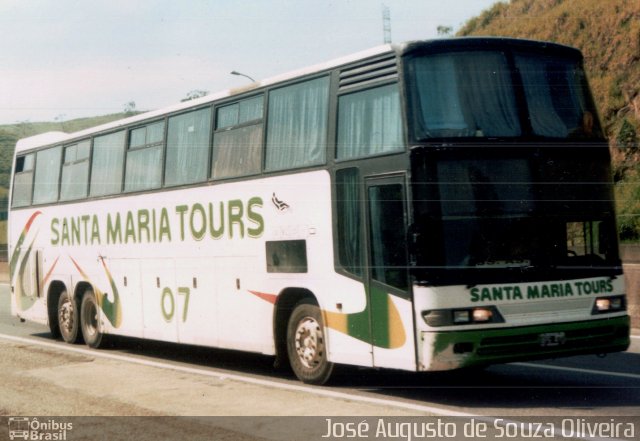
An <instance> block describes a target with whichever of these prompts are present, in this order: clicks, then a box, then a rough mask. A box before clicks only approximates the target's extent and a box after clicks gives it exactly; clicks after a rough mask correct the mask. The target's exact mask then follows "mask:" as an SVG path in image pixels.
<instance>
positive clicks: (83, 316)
mask: <svg viewBox="0 0 640 441" xmlns="http://www.w3.org/2000/svg"><path fill="white" fill-rule="evenodd" d="M80 327H81V328H82V336H83V337H84V341H85V343H86V344H87V345H88V346H89V347H92V348H95V349H98V348H100V347H101V346H102V344H103V341H104V335H103V333H102V330H101V325H100V309H99V307H98V301H97V300H96V296H95V294H94V293H93V290H91V289H87V290H86V291H85V292H84V295H83V296H82V303H81V305H80Z"/></svg>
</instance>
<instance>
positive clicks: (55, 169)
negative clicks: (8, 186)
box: [33, 146, 62, 204]
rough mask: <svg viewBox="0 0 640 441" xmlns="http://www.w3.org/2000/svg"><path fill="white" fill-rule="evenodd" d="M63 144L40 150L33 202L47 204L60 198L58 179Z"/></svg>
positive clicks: (37, 157)
mask: <svg viewBox="0 0 640 441" xmlns="http://www.w3.org/2000/svg"><path fill="white" fill-rule="evenodd" d="M61 160H62V146H58V147H54V148H51V149H46V150H40V151H39V152H38V153H37V156H36V177H35V181H34V186H33V203H34V204H45V203H48V202H55V201H57V200H58V188H59V186H58V179H59V178H60V161H61Z"/></svg>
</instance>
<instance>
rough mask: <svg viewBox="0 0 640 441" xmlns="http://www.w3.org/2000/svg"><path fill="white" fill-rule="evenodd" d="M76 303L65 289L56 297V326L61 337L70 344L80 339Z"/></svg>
mask: <svg viewBox="0 0 640 441" xmlns="http://www.w3.org/2000/svg"><path fill="white" fill-rule="evenodd" d="M77 303H78V302H76V300H75V299H74V298H73V297H72V296H70V295H69V293H68V292H67V291H63V292H62V293H61V294H60V297H59V298H58V328H59V330H60V335H61V336H62V339H63V340H64V341H65V342H67V343H71V344H74V343H78V342H79V341H80V332H79V331H78V304H77Z"/></svg>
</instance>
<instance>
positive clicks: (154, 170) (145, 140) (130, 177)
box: [124, 121, 164, 191]
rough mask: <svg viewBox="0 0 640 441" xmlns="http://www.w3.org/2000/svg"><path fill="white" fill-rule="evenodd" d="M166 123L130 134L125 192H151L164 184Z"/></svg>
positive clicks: (159, 122) (136, 130) (132, 131)
mask: <svg viewBox="0 0 640 441" xmlns="http://www.w3.org/2000/svg"><path fill="white" fill-rule="evenodd" d="M163 141H164V121H158V122H155V123H152V124H148V125H146V126H142V127H137V128H135V129H132V130H131V131H130V132H129V148H128V150H127V162H126V166H125V173H124V191H138V190H151V189H153V188H159V187H160V185H161V183H162V145H163Z"/></svg>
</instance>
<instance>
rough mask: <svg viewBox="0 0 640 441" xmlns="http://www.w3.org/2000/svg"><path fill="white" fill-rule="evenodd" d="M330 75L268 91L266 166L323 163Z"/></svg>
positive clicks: (269, 169) (273, 169)
mask: <svg viewBox="0 0 640 441" xmlns="http://www.w3.org/2000/svg"><path fill="white" fill-rule="evenodd" d="M328 109H329V77H322V78H316V79H314V80H310V81H305V82H304V83H298V84H294V85H291V86H286V87H281V88H279V89H275V90H272V91H271V92H270V93H269V116H268V119H267V120H268V123H267V143H266V147H265V148H266V152H265V154H266V159H265V169H266V170H267V171H275V170H288V169H293V168H300V167H308V166H311V165H320V164H324V162H325V159H326V144H327V142H326V141H327V122H328Z"/></svg>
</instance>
